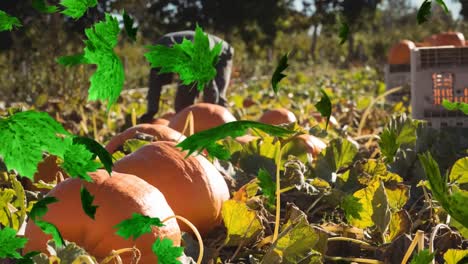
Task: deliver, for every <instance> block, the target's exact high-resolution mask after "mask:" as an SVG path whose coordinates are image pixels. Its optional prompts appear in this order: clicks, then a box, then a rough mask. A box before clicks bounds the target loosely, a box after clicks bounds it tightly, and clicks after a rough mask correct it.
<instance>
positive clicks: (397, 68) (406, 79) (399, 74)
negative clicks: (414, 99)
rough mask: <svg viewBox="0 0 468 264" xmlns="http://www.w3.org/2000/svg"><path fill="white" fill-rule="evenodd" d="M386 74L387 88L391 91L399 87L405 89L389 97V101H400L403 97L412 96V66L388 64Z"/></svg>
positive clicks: (385, 69)
mask: <svg viewBox="0 0 468 264" xmlns="http://www.w3.org/2000/svg"><path fill="white" fill-rule="evenodd" d="M384 72H385V87H386V90H387V91H388V90H390V89H393V88H396V87H399V86H402V87H403V89H402V90H400V91H398V92H395V93H392V94H390V95H388V96H387V97H386V98H387V100H389V101H400V100H402V98H403V96H405V95H406V96H410V93H411V89H410V85H411V65H410V64H386V65H385V66H384Z"/></svg>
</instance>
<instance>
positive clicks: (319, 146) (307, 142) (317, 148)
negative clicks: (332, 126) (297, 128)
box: [296, 134, 327, 158]
mask: <svg viewBox="0 0 468 264" xmlns="http://www.w3.org/2000/svg"><path fill="white" fill-rule="evenodd" d="M296 138H297V139H298V140H299V142H301V143H302V145H303V146H305V147H306V149H307V152H308V153H310V154H312V157H313V158H317V157H318V155H319V154H320V152H322V150H324V149H325V148H326V147H327V144H325V142H323V141H322V140H321V139H320V138H318V137H316V136H313V135H310V134H302V135H298V136H297V137H296Z"/></svg>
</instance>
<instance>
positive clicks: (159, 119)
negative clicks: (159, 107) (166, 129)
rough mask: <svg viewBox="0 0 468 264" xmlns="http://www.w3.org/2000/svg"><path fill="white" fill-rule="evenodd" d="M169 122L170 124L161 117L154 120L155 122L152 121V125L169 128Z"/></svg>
mask: <svg viewBox="0 0 468 264" xmlns="http://www.w3.org/2000/svg"><path fill="white" fill-rule="evenodd" d="M169 122H170V121H169V120H167V119H165V118H162V117H160V118H154V119H153V121H151V124H153V125H163V126H167V125H169Z"/></svg>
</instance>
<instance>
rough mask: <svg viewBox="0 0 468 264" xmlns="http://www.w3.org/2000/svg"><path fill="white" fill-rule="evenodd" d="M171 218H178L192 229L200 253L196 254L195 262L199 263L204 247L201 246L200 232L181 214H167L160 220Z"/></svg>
mask: <svg viewBox="0 0 468 264" xmlns="http://www.w3.org/2000/svg"><path fill="white" fill-rule="evenodd" d="M172 218H176V219H179V220H180V221H182V222H184V223H185V224H186V225H188V226H189V227H190V229H192V231H193V233H194V234H195V236H196V237H197V240H198V245H199V246H200V254H198V259H197V264H201V263H202V259H203V249H204V247H203V240H202V238H201V235H200V233H199V232H198V229H197V228H196V227H195V226H194V225H193V224H192V223H191V222H190V221H189V220H187V219H186V218H184V217H182V216H179V215H173V216H169V217H167V218H166V219H164V220H163V221H162V222H163V223H164V222H166V221H168V220H170V219H172Z"/></svg>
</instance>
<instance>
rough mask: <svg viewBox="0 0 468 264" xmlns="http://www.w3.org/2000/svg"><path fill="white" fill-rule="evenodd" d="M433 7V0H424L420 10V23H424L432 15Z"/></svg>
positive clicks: (418, 16)
mask: <svg viewBox="0 0 468 264" xmlns="http://www.w3.org/2000/svg"><path fill="white" fill-rule="evenodd" d="M431 8H432V2H431V0H424V2H423V3H422V4H421V7H419V10H418V15H417V19H418V24H422V23H424V22H426V21H428V20H429V17H430V16H431V12H432V11H431Z"/></svg>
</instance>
